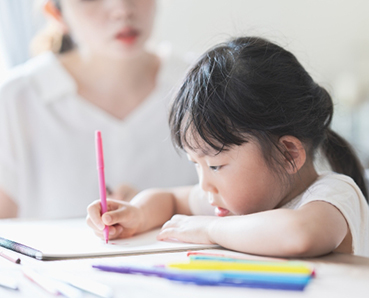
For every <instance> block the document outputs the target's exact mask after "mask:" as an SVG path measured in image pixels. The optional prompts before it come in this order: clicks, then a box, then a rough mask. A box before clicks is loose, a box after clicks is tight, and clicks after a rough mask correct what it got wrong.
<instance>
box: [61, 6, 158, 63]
mask: <svg viewBox="0 0 369 298" xmlns="http://www.w3.org/2000/svg"><path fill="white" fill-rule="evenodd" d="M155 4H156V3H155V0H61V12H62V17H63V21H64V23H65V25H66V27H67V28H68V33H69V34H70V35H71V36H72V37H73V40H74V41H75V42H76V43H77V45H78V48H79V49H80V50H82V51H87V52H88V53H93V54H103V55H113V56H116V57H126V56H131V55H134V54H137V53H139V52H141V51H142V50H143V48H144V44H145V42H146V41H147V39H148V38H149V36H150V33H151V30H152V27H153V23H154V15H155Z"/></svg>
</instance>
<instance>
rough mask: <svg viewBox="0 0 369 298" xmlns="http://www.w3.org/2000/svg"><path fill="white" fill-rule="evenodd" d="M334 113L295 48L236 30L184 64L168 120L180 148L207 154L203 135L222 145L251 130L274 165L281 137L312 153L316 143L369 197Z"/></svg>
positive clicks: (240, 140) (209, 141)
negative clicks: (335, 123)
mask: <svg viewBox="0 0 369 298" xmlns="http://www.w3.org/2000/svg"><path fill="white" fill-rule="evenodd" d="M332 116H333V103H332V99H331V97H330V95H329V94H328V92H327V91H326V90H325V89H324V88H322V87H320V86H319V85H318V84H316V83H315V82H314V81H313V79H312V78H311V76H310V75H309V74H308V73H307V72H306V70H305V69H304V68H303V66H302V65H301V64H300V63H299V62H298V61H297V59H296V57H295V56H294V55H293V54H291V53H290V52H288V51H287V50H285V49H283V48H281V47H280V46H278V45H276V44H274V43H272V42H269V41H267V40H265V39H262V38H258V37H241V38H236V39H233V40H231V41H229V42H227V43H224V44H220V45H218V46H216V47H215V48H213V49H211V50H209V51H208V52H206V53H205V54H204V55H203V56H202V57H201V58H200V59H199V61H198V62H197V63H196V64H195V66H194V67H193V68H192V69H191V70H190V71H189V73H188V74H187V77H186V79H185V81H184V83H183V85H182V87H181V88H180V90H179V92H178V94H177V96H176V97H175V99H174V101H173V104H172V106H171V111H170V116H169V124H170V127H171V133H172V139H173V141H174V143H175V144H176V145H177V147H179V148H181V149H183V148H184V147H189V148H192V149H200V150H202V151H203V152H204V153H206V148H200V146H199V141H200V140H203V141H204V142H205V143H206V144H207V146H208V147H209V148H208V149H212V150H215V151H216V152H220V151H222V150H227V149H228V148H229V147H231V146H233V145H241V144H242V143H245V142H247V141H248V140H250V137H254V138H256V139H257V140H258V142H259V144H260V146H261V149H262V151H263V155H264V158H265V160H266V161H267V163H268V164H269V165H270V166H272V167H273V168H274V169H275V170H277V167H276V163H278V160H280V159H279V158H277V156H276V152H278V151H279V152H280V153H282V154H285V153H284V152H282V151H281V149H280V147H279V146H278V139H279V138H280V137H282V136H285V135H291V136H294V137H296V138H298V139H299V140H300V141H302V142H303V143H304V144H305V148H306V150H307V153H308V155H309V156H310V157H311V158H312V159H313V157H314V154H315V152H316V150H317V149H318V148H319V147H321V148H322V150H323V152H324V154H325V156H326V157H327V159H328V161H329V163H330V165H331V167H332V169H333V170H334V171H335V172H338V173H342V174H345V175H348V176H350V177H352V178H353V179H354V181H355V182H356V183H357V185H358V186H359V187H360V189H361V191H362V193H363V194H364V196H365V198H366V199H368V193H367V190H366V186H365V180H364V170H363V167H362V165H361V163H360V161H359V159H358V158H357V156H356V154H355V152H354V150H353V149H352V147H351V146H350V145H349V144H348V142H347V141H345V140H344V139H343V138H342V137H340V136H339V135H338V134H337V133H335V132H333V131H332V130H331V129H330V124H331V120H332ZM188 131H190V132H191V133H190V134H187V132H188ZM189 135H191V136H194V135H195V136H198V137H199V138H197V140H196V138H195V139H194V138H193V137H191V139H190V140H189V139H188V136H189ZM290 160H291V163H292V165H294V164H293V160H292V158H290Z"/></svg>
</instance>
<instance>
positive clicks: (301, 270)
mask: <svg viewBox="0 0 369 298" xmlns="http://www.w3.org/2000/svg"><path fill="white" fill-rule="evenodd" d="M167 266H168V267H169V268H177V269H183V270H218V271H252V272H274V273H293V274H312V272H313V270H312V268H311V267H309V266H307V265H303V264H301V265H299V266H297V265H296V264H291V266H288V265H287V264H283V265H282V264H278V263H275V264H267V263H265V262H261V263H236V262H221V261H220V262H219V261H191V262H190V263H172V264H169V265H167Z"/></svg>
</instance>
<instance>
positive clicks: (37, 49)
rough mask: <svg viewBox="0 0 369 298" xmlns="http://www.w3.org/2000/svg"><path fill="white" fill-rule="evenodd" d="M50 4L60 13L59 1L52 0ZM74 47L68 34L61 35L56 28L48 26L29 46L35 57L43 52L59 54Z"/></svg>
mask: <svg viewBox="0 0 369 298" xmlns="http://www.w3.org/2000/svg"><path fill="white" fill-rule="evenodd" d="M52 2H53V3H54V5H55V7H56V8H57V9H59V10H60V11H61V3H60V2H61V1H60V0H52ZM74 47H75V43H74V42H73V39H72V37H71V36H70V35H69V34H63V33H61V32H60V31H59V30H58V28H56V27H55V26H53V24H50V25H49V26H48V27H46V28H45V29H44V30H42V31H41V32H40V33H39V34H38V35H37V36H36V37H35V38H34V40H33V41H32V44H31V51H32V53H33V54H35V55H37V54H39V53H41V52H44V51H52V52H54V53H57V54H61V53H65V52H68V51H70V50H72V49H74Z"/></svg>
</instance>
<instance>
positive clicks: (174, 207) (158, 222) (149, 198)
mask: <svg viewBox="0 0 369 298" xmlns="http://www.w3.org/2000/svg"><path fill="white" fill-rule="evenodd" d="M192 187H193V186H186V187H178V188H172V189H168V190H162V189H149V190H146V191H143V192H142V193H140V194H138V195H137V196H136V197H134V198H133V200H132V201H131V204H132V205H134V206H136V207H138V208H139V209H140V211H141V213H142V216H143V218H144V220H143V223H142V225H141V228H140V231H139V232H144V231H148V230H151V229H153V228H156V227H160V226H162V225H163V224H164V223H165V222H166V221H168V220H169V219H170V218H171V217H172V216H173V215H175V214H184V215H191V211H190V206H189V203H188V197H189V194H190V192H191V189H192Z"/></svg>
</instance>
